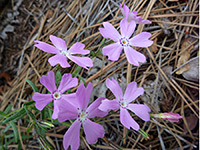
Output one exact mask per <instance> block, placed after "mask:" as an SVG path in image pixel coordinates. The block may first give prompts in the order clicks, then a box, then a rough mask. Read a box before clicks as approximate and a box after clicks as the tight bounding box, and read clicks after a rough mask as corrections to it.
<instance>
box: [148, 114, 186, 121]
mask: <svg viewBox="0 0 200 150" xmlns="http://www.w3.org/2000/svg"><path fill="white" fill-rule="evenodd" d="M151 117H154V118H161V119H164V120H169V121H170V122H178V121H179V119H182V118H183V117H182V116H180V115H179V114H177V113H172V112H169V113H160V114H151Z"/></svg>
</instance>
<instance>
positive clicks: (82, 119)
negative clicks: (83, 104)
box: [78, 111, 88, 123]
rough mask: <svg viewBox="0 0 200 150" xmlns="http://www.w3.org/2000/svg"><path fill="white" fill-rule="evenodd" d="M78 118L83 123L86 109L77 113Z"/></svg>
mask: <svg viewBox="0 0 200 150" xmlns="http://www.w3.org/2000/svg"><path fill="white" fill-rule="evenodd" d="M78 117H79V118H78V120H79V121H80V122H81V123H83V122H84V121H85V120H87V117H88V112H86V111H81V112H80V113H79V114H78Z"/></svg>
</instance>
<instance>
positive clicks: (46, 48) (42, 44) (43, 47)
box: [34, 41, 59, 54]
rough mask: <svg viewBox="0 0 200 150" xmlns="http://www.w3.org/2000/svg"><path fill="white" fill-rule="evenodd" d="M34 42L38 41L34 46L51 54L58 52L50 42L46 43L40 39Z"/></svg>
mask: <svg viewBox="0 0 200 150" xmlns="http://www.w3.org/2000/svg"><path fill="white" fill-rule="evenodd" d="M34 42H36V43H38V44H35V45H34V46H35V47H37V48H39V49H40V50H42V51H44V52H47V53H52V54H57V53H59V50H58V49H57V48H55V47H54V46H52V45H50V44H47V43H45V42H41V41H34Z"/></svg>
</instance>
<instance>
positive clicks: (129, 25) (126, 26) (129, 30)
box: [120, 18, 136, 38]
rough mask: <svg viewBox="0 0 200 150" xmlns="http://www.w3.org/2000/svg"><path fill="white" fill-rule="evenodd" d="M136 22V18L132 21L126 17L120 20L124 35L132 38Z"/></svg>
mask: <svg viewBox="0 0 200 150" xmlns="http://www.w3.org/2000/svg"><path fill="white" fill-rule="evenodd" d="M135 27H136V23H135V21H134V20H131V21H130V22H128V21H127V19H126V18H124V19H122V20H121V21H120V31H121V35H122V36H123V37H127V38H130V37H131V35H132V34H133V32H134V31H135Z"/></svg>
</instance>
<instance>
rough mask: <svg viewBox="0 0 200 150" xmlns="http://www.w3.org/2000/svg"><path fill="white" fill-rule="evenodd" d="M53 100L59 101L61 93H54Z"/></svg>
mask: <svg viewBox="0 0 200 150" xmlns="http://www.w3.org/2000/svg"><path fill="white" fill-rule="evenodd" d="M53 98H54V99H55V100H57V99H60V98H61V93H60V92H55V93H53Z"/></svg>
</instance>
